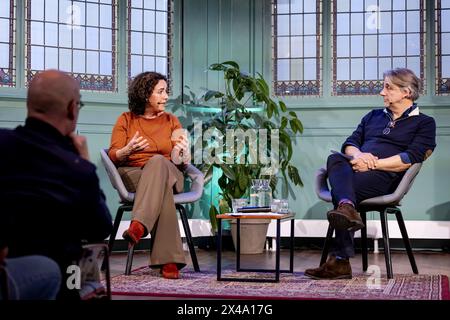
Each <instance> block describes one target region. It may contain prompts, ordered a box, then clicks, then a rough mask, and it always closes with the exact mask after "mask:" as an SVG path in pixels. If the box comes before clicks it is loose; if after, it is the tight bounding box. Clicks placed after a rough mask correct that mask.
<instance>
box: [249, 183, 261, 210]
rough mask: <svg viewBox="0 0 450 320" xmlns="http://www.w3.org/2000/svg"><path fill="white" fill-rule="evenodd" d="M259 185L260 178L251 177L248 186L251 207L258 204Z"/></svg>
mask: <svg viewBox="0 0 450 320" xmlns="http://www.w3.org/2000/svg"><path fill="white" fill-rule="evenodd" d="M259 187H260V180H259V179H253V180H252V185H251V187H250V206H251V207H258V206H259Z"/></svg>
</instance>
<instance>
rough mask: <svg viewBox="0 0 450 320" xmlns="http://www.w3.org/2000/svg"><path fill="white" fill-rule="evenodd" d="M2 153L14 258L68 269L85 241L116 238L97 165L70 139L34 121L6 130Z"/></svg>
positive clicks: (6, 232)
mask: <svg viewBox="0 0 450 320" xmlns="http://www.w3.org/2000/svg"><path fill="white" fill-rule="evenodd" d="M0 150H1V151H0V152H1V156H0V219H1V221H0V223H1V225H2V227H0V232H1V233H2V234H1V235H0V242H3V244H6V245H8V247H9V257H15V256H23V255H28V254H42V255H46V256H49V257H51V258H53V259H54V260H56V261H57V262H58V263H59V264H60V266H62V267H63V266H65V265H68V264H70V263H71V261H72V260H74V259H78V257H79V255H80V252H81V244H82V241H83V240H86V241H88V242H99V241H102V240H104V239H105V238H106V237H107V236H108V235H109V234H110V232H111V228H112V221H111V215H110V213H109V210H108V208H107V207H106V204H105V196H104V194H103V192H102V190H101V189H100V187H99V180H98V177H97V174H96V167H95V166H94V165H93V164H92V163H90V162H89V161H86V160H84V159H82V158H81V157H80V156H79V155H78V154H77V152H76V149H75V147H74V146H73V144H72V142H71V139H70V138H68V137H65V136H63V135H62V134H61V133H60V132H59V131H58V130H56V129H55V128H54V127H53V126H51V125H49V124H47V123H45V122H42V121H40V120H37V119H33V118H28V119H27V120H26V123H25V126H19V127H17V128H16V129H14V130H6V129H1V130H0ZM63 272H64V271H63Z"/></svg>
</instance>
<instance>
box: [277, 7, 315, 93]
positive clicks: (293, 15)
mask: <svg viewBox="0 0 450 320" xmlns="http://www.w3.org/2000/svg"><path fill="white" fill-rule="evenodd" d="M321 5H322V2H321V1H320V0H308V1H306V0H274V2H273V15H272V21H273V23H272V30H273V59H274V89H275V94H276V95H279V96H285V95H296V96H311V95H320V94H321V77H320V73H321V58H322V48H321V37H322V29H321V28H322V27H321V23H320V14H321Z"/></svg>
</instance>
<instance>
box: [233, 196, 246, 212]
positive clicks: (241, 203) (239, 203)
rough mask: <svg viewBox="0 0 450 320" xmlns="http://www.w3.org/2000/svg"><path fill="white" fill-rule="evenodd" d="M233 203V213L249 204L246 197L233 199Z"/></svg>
mask: <svg viewBox="0 0 450 320" xmlns="http://www.w3.org/2000/svg"><path fill="white" fill-rule="evenodd" d="M231 204H232V206H233V213H237V212H238V209H239V208H242V207H245V206H246V205H247V199H246V198H240V199H233V200H232V201H231Z"/></svg>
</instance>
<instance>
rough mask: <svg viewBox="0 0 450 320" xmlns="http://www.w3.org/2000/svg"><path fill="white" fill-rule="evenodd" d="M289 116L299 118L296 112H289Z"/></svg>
mask: <svg viewBox="0 0 450 320" xmlns="http://www.w3.org/2000/svg"><path fill="white" fill-rule="evenodd" d="M289 114H290V116H291V117H293V118H297V114H296V113H295V112H294V111H289Z"/></svg>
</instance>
